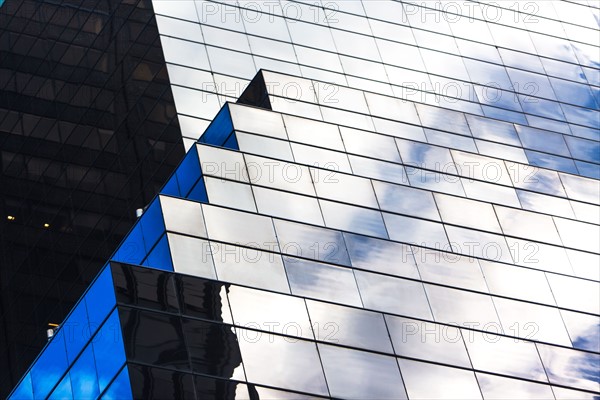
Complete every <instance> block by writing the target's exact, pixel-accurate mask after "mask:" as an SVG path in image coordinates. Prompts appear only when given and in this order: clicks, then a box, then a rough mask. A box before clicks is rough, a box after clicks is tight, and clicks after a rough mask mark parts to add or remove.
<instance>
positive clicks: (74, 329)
mask: <svg viewBox="0 0 600 400" xmlns="http://www.w3.org/2000/svg"><path fill="white" fill-rule="evenodd" d="M97 327H98V325H93V326H91V325H90V323H89V321H88V314H87V306H86V304H85V299H82V300H81V301H80V302H79V304H78V305H77V306H76V307H75V309H74V310H73V311H71V314H70V315H69V317H68V318H67V320H66V321H65V322H63V323H62V324H61V330H62V331H63V332H64V336H65V343H66V344H67V346H66V348H67V357H68V361H69V363H73V361H75V358H76V357H77V356H78V355H79V352H80V351H81V349H83V347H84V346H85V345H86V344H87V341H88V339H89V338H90V336H91V335H93V334H94V331H95V329H96V328H97Z"/></svg>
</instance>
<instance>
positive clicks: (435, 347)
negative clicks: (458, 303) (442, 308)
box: [385, 315, 471, 368]
mask: <svg viewBox="0 0 600 400" xmlns="http://www.w3.org/2000/svg"><path fill="white" fill-rule="evenodd" d="M385 320H386V322H387V325H388V329H389V331H390V336H391V338H392V343H393V344H394V351H395V352H396V354H397V355H399V356H404V357H411V358H418V359H422V360H427V361H434V362H440V363H445V364H450V365H457V366H460V367H465V368H471V362H470V361H469V355H468V354H467V349H466V347H465V344H464V342H463V338H462V335H461V333H460V329H458V328H457V327H455V326H449V325H440V324H434V323H431V322H425V321H418V320H415V319H408V318H401V317H394V316H391V315H386V316H385Z"/></svg>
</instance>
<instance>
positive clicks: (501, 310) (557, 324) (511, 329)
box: [494, 298, 571, 347]
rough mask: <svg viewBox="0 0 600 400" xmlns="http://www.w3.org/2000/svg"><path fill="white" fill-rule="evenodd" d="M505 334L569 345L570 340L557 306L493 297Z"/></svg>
mask: <svg viewBox="0 0 600 400" xmlns="http://www.w3.org/2000/svg"><path fill="white" fill-rule="evenodd" d="M494 304H495V305H496V309H497V310H498V315H499V316H500V321H502V326H503V327H504V332H505V333H507V334H511V335H515V336H517V337H522V338H524V339H530V340H540V341H544V342H549V343H556V344H560V345H563V346H569V347H571V340H570V339H569V335H568V334H567V331H566V329H565V325H564V324H563V322H562V318H561V317H560V313H559V312H558V309H557V308H551V307H546V306H539V305H537V304H530V303H523V302H519V301H514V300H508V299H501V298H494Z"/></svg>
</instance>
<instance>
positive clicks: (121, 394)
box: [101, 366, 133, 400]
mask: <svg viewBox="0 0 600 400" xmlns="http://www.w3.org/2000/svg"><path fill="white" fill-rule="evenodd" d="M101 399H102V400H130V399H131V400H133V395H132V394H131V384H130V383H129V371H128V370H127V366H125V367H124V368H123V369H122V370H121V372H119V375H118V376H117V377H116V378H115V380H114V381H113V383H111V384H110V387H109V388H108V390H107V391H106V392H105V393H104V394H103V395H102V397H101Z"/></svg>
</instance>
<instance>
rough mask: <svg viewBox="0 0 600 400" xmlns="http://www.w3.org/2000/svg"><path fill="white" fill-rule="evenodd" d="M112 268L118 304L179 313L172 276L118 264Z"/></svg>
mask: <svg viewBox="0 0 600 400" xmlns="http://www.w3.org/2000/svg"><path fill="white" fill-rule="evenodd" d="M111 267H112V268H111V269H112V276H113V281H114V287H115V292H116V296H117V302H119V303H120V304H126V305H132V306H138V307H143V308H151V309H154V310H159V311H166V312H170V313H178V312H179V306H178V304H177V295H176V293H175V286H174V284H173V279H172V275H171V274H167V273H164V272H160V271H157V270H154V269H150V268H138V267H132V266H126V265H119V264H116V263H114V264H112V265H111Z"/></svg>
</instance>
